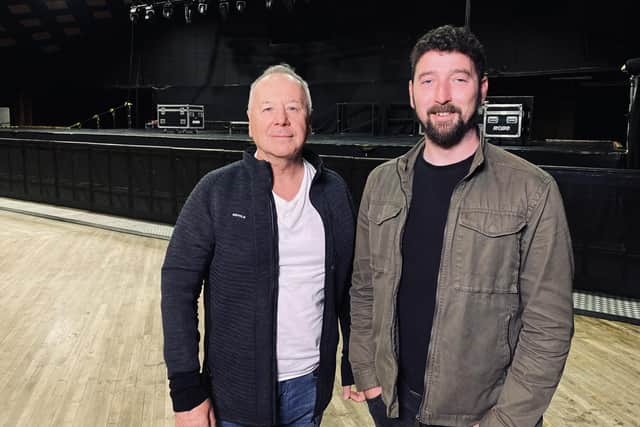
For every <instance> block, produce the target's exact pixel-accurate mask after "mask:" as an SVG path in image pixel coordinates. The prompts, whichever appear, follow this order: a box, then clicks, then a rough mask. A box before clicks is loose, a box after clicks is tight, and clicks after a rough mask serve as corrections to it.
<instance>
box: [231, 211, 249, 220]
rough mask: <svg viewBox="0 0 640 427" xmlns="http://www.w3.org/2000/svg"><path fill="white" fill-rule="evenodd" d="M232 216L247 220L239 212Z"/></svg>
mask: <svg viewBox="0 0 640 427" xmlns="http://www.w3.org/2000/svg"><path fill="white" fill-rule="evenodd" d="M231 216H232V217H235V218H240V219H247V217H246V216H245V215H242V214H241V213H237V212H234V213H232V214H231Z"/></svg>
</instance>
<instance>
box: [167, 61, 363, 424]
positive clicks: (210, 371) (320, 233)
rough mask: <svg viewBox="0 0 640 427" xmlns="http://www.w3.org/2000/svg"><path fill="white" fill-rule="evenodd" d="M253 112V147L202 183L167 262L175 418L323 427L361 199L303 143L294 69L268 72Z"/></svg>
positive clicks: (305, 127)
mask: <svg viewBox="0 0 640 427" xmlns="http://www.w3.org/2000/svg"><path fill="white" fill-rule="evenodd" d="M247 114H248V116H249V133H250V136H251V137H252V138H253V140H254V142H255V147H251V148H250V149H248V150H247V151H246V152H245V153H244V155H243V159H242V160H240V161H237V162H235V163H232V164H230V165H227V166H225V167H223V168H220V169H218V170H215V171H213V172H210V173H209V174H207V175H206V176H205V177H204V178H203V179H202V180H201V181H200V182H199V183H198V185H197V186H196V187H195V189H194V190H193V192H192V193H191V195H190V196H189V199H188V200H187V202H186V204H185V206H184V208H183V209H182V212H181V213H180V216H179V218H178V221H177V223H176V226H175V229H174V232H173V236H172V238H171V242H170V244H169V247H168V249H167V255H166V259H165V262H164V265H163V268H162V319H163V327H164V345H165V346H164V354H165V360H166V364H167V368H168V373H169V380H170V389H171V397H172V399H173V407H174V411H175V413H176V425H178V426H191V425H194V426H195V425H197V426H201V425H202V426H208V425H217V426H218V427H236V426H273V425H278V426H317V425H319V423H320V419H321V416H322V412H323V411H324V409H325V408H326V406H327V405H328V403H329V400H330V398H331V391H332V388H333V380H334V376H335V369H336V348H337V344H338V320H339V322H340V326H341V330H342V335H343V337H344V338H345V342H348V341H347V340H348V337H349V283H350V277H349V276H350V272H351V267H350V264H351V260H352V251H353V240H354V227H355V226H354V212H353V207H352V203H351V199H350V196H349V192H348V189H347V186H346V185H345V183H344V181H343V180H342V179H341V178H340V177H339V176H338V175H337V174H336V173H334V172H332V171H330V170H328V169H327V168H324V167H323V165H322V162H321V160H320V158H319V157H317V156H315V155H313V154H312V153H311V152H309V151H308V150H306V149H304V143H305V140H306V138H307V135H308V134H309V128H310V126H309V123H310V115H311V96H310V94H309V88H308V85H307V83H306V82H305V81H304V80H303V79H302V78H301V77H300V76H298V75H297V74H296V73H295V72H294V71H293V70H292V69H291V68H290V67H288V66H286V65H277V66H273V67H270V68H268V69H267V70H266V71H265V72H264V73H263V74H262V75H261V76H260V77H258V79H257V80H256V81H255V82H254V83H253V84H252V85H251V91H250V94H249V106H248V111H247ZM203 285H204V292H203V294H204V306H205V313H204V316H205V322H204V324H205V331H204V336H205V339H204V354H205V356H204V362H203V368H202V371H201V369H200V364H199V361H198V341H199V331H198V319H197V299H198V295H199V293H200V292H201V289H202V288H203ZM346 348H347V346H346V345H345V346H344V350H343V355H342V370H341V372H342V383H343V385H344V388H343V397H344V398H352V399H355V400H363V399H364V397H363V395H362V394H360V393H357V392H355V391H352V390H351V386H350V384H352V383H353V380H352V374H351V369H350V367H349V364H348V359H347V353H346ZM216 423H217V424H216Z"/></svg>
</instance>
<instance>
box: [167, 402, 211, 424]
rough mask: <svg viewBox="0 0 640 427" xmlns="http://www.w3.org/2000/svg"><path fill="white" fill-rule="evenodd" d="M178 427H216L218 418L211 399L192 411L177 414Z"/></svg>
mask: <svg viewBox="0 0 640 427" xmlns="http://www.w3.org/2000/svg"><path fill="white" fill-rule="evenodd" d="M176 427H216V417H215V416H214V414H213V406H211V402H210V401H209V399H207V400H205V401H204V402H202V403H201V404H199V405H198V406H196V407H195V408H193V409H191V410H190V411H184V412H176Z"/></svg>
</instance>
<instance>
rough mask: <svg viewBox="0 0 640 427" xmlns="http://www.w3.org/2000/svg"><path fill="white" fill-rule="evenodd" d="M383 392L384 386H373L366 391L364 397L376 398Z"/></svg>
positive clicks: (368, 398)
mask: <svg viewBox="0 0 640 427" xmlns="http://www.w3.org/2000/svg"><path fill="white" fill-rule="evenodd" d="M381 394H382V387H380V386H378V387H372V388H369V389H367V390H365V391H364V397H366V398H367V400H371V399H375V398H376V397H378V396H380V395H381Z"/></svg>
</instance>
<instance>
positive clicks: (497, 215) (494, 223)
mask: <svg viewBox="0 0 640 427" xmlns="http://www.w3.org/2000/svg"><path fill="white" fill-rule="evenodd" d="M460 225H461V226H463V227H466V228H470V229H472V230H475V231H477V232H478V233H482V234H484V235H485V236H488V237H500V236H506V235H509V234H515V233H517V232H519V231H520V230H522V229H523V228H524V226H525V225H526V222H525V220H524V217H523V216H521V215H518V214H515V213H511V212H495V211H490V212H488V211H475V210H474V211H462V212H460Z"/></svg>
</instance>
